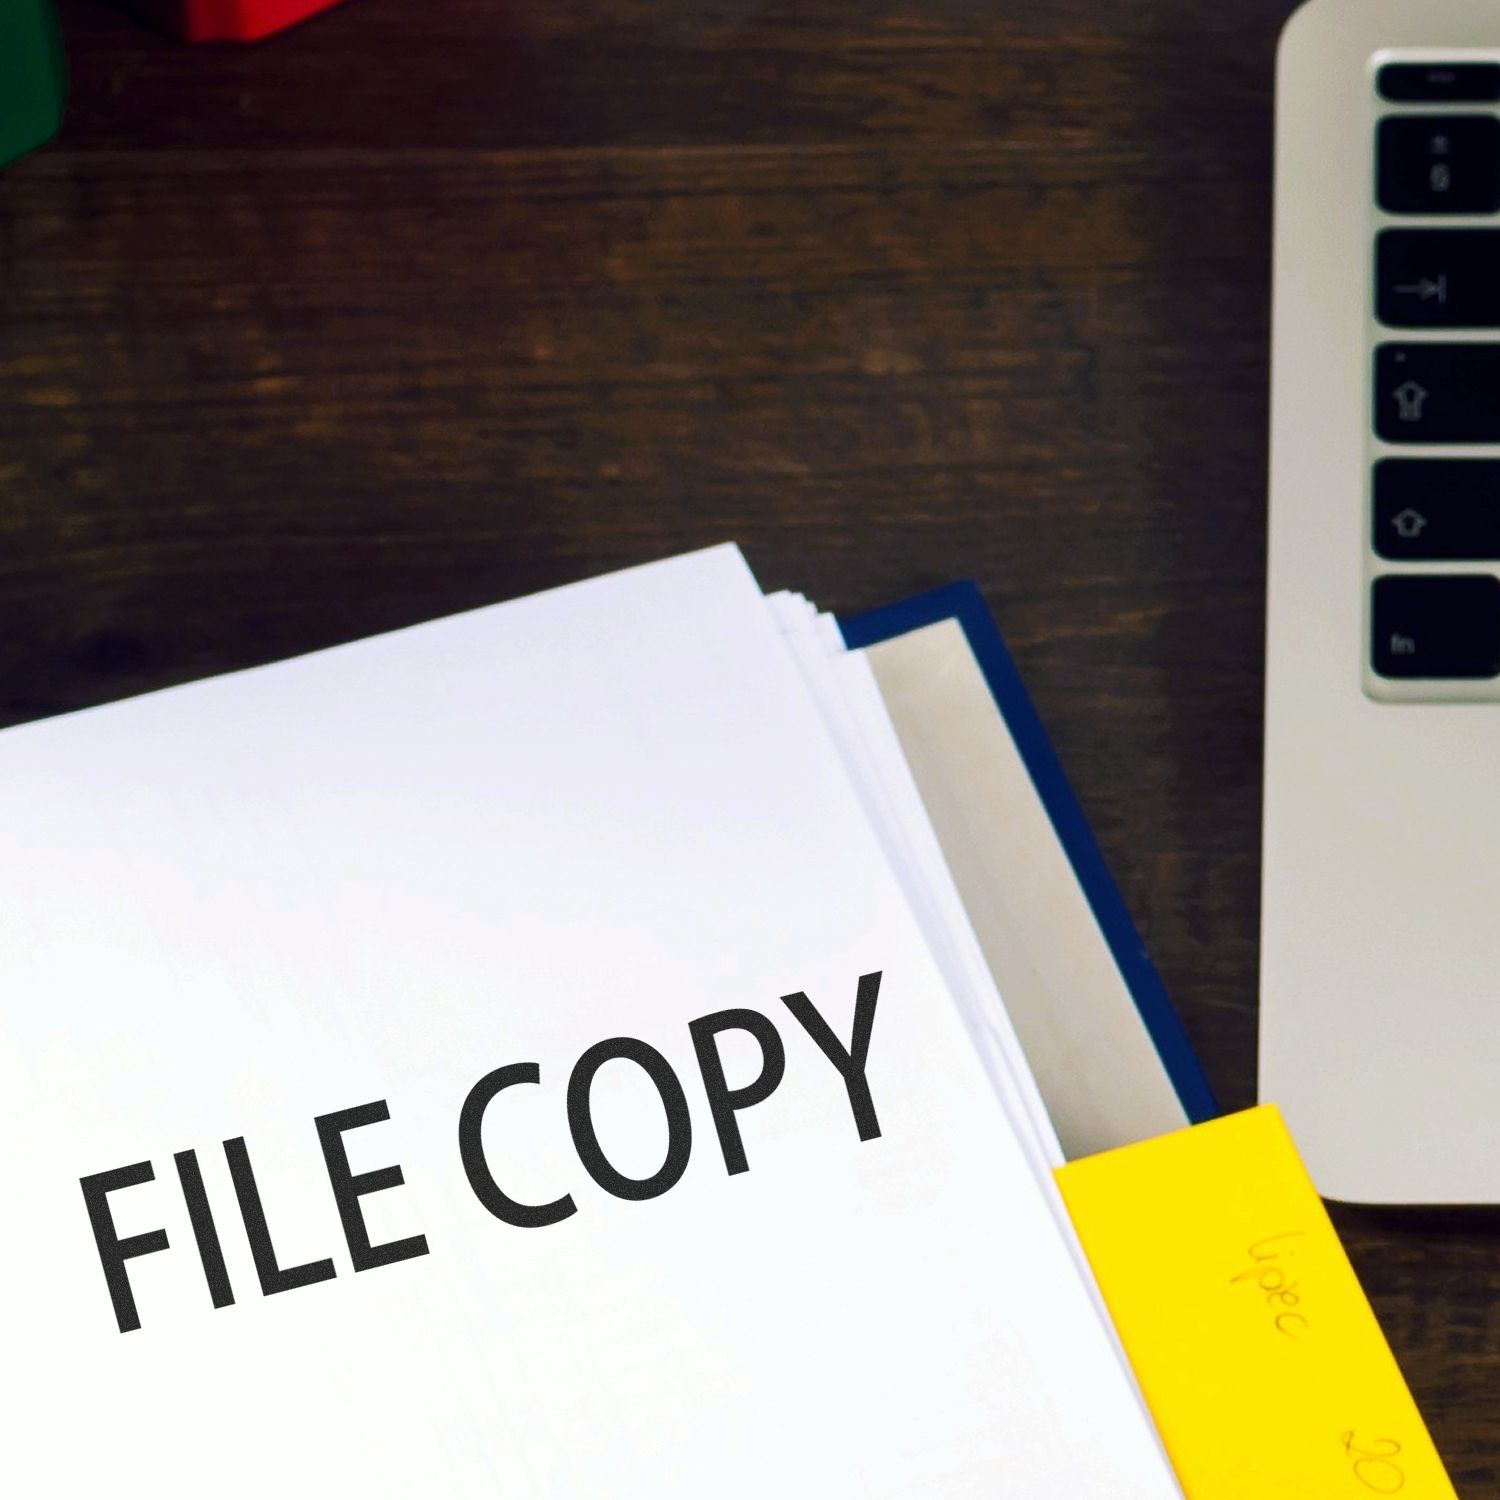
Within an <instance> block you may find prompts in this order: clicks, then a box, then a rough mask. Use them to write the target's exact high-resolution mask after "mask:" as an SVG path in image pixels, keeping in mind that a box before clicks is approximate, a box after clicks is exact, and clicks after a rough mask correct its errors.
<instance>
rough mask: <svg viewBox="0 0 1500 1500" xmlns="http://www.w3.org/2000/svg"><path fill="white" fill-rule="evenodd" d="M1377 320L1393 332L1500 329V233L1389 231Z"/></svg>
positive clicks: (1379, 245) (1379, 258)
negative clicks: (1391, 328) (1394, 329)
mask: <svg viewBox="0 0 1500 1500" xmlns="http://www.w3.org/2000/svg"><path fill="white" fill-rule="evenodd" d="M1375 315H1376V316H1377V317H1378V318H1379V319H1380V321H1381V322H1382V323H1389V324H1390V325H1391V326H1392V327H1393V328H1500V229H1387V230H1386V231H1385V232H1384V233H1383V234H1382V235H1380V237H1379V238H1378V239H1377V240H1376V242H1375Z"/></svg>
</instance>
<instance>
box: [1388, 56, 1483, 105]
mask: <svg viewBox="0 0 1500 1500" xmlns="http://www.w3.org/2000/svg"><path fill="white" fill-rule="evenodd" d="M1376 87H1377V88H1378V89H1379V90H1380V95H1381V98H1383V99H1389V100H1390V101H1391V103H1392V104H1488V103H1489V102H1490V101H1491V100H1494V99H1500V63H1387V64H1386V65H1385V66H1384V67H1383V68H1382V69H1381V70H1380V75H1379V77H1378V78H1377V79H1376Z"/></svg>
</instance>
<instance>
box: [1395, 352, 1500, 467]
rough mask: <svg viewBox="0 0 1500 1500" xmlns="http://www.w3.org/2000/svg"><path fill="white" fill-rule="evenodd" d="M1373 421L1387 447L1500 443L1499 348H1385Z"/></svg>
mask: <svg viewBox="0 0 1500 1500" xmlns="http://www.w3.org/2000/svg"><path fill="white" fill-rule="evenodd" d="M1374 419H1375V431H1376V432H1377V433H1378V434H1379V435H1380V436H1381V437H1382V438H1384V439H1385V441H1386V442H1388V443H1496V442H1500V344H1381V345H1380V346H1379V347H1378V348H1377V349H1376V350H1375V413H1374Z"/></svg>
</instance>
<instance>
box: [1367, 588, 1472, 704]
mask: <svg viewBox="0 0 1500 1500" xmlns="http://www.w3.org/2000/svg"><path fill="white" fill-rule="evenodd" d="M1372 604H1373V608H1372V609H1371V626H1372V635H1373V640H1372V643H1371V644H1372V661H1373V663H1374V667H1375V671H1376V672H1377V673H1378V674H1379V675H1380V676H1382V677H1405V678H1423V677H1426V678H1433V677H1437V678H1444V677H1446V678H1457V677H1469V678H1474V677H1494V676H1497V675H1500V579H1497V578H1493V577H1490V576H1488V575H1486V576H1483V577H1480V576H1475V575H1470V574H1460V575H1451V574H1429V575H1421V574H1418V575H1413V574H1398V575H1390V576H1387V577H1385V578H1377V579H1376V580H1375V591H1374V596H1373V600H1372Z"/></svg>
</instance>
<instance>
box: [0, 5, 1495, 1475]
mask: <svg viewBox="0 0 1500 1500" xmlns="http://www.w3.org/2000/svg"><path fill="white" fill-rule="evenodd" d="M1290 8H1291V4H1290V0H1220V3H1214V4H1206V3H1204V0H1130V3H1123V0H1021V3H1011V4H1005V3H1001V0H864V3H855V0H787V3H785V4H775V3H769V0H592V3H584V0H348V3H347V4H346V5H345V6H343V7H342V8H340V9H338V10H335V11H333V12H330V13H329V14H328V15H326V16H325V17H323V18H321V19H319V20H317V21H314V22H313V23H311V24H310V25H308V26H306V27H305V28H303V29H301V30H299V31H296V32H293V33H289V34H287V35H285V36H283V37H281V38H279V39H277V40H275V41H273V42H271V43H269V44H267V45H264V46H262V47H260V48H255V49H247V50H242V49H236V48H233V47H225V48H211V49H205V50H198V51H192V50H189V49H186V48H183V47H181V46H179V45H177V44H175V43H173V42H171V41H169V40H167V39H165V38H163V37H160V36H158V35H157V34H155V33H153V32H151V31H149V30H147V29H145V28H144V27H142V26H140V25H138V24H136V23H135V22H133V21H132V20H131V19H129V18H128V17H126V16H124V15H122V14H119V13H116V12H115V11H113V10H110V9H107V8H105V7H103V6H102V5H100V4H98V3H95V0H64V22H65V28H66V31H67V35H68V40H69V44H70V51H71V58H72V64H73V69H74V93H73V102H72V105H71V109H70V114H69V119H68V123H67V126H66V129H65V132H64V135H63V137H62V140H61V142H60V143H59V144H58V145H57V146H56V147H54V148H53V149H51V150H48V151H46V152H44V153H42V154H41V155H39V156H37V157H34V158H32V159H30V160H28V161H26V162H23V163H21V164H20V165H19V166H17V167H15V168H14V169H12V170H11V171H9V172H7V173H5V174H3V175H0V270H3V277H0V494H3V500H4V503H3V507H0V716H3V718H4V719H5V720H7V721H13V720H19V719H23V718H26V717H29V716H34V715H39V714H47V713H54V712H57V711H58V710H61V709H66V708H72V707H75V706H77V705H80V704H85V703H93V702H97V701H100V700H102V699H107V698H111V697H115V696H118V695H120V694H123V693H130V692H137V691H140V690H141V689H144V688H149V687H154V686H157V685H158V684H162V683H166V682H171V681H176V680H180V679H183V678H189V677H195V676H199V675H202V674H204V673H209V672H217V671H222V670H223V669H225V668H229V667H238V666H242V665H245V664H248V663H251V662H257V661H264V660H267V659H271V658H274V657H278V656H282V655H285V654H288V653H291V652H296V651H302V650H305V649H307V648H309V647H315V646H321V645H324V644H328V643H331V642H334V641H338V640H343V639H346V638H349V637H352V636H356V635H361V634H364V633H366V632H369V631H375V630H381V629H384V628H386V627H389V626H394V625H400V624H404V623H406V622H409V621H414V620H419V619H422V618H424V617H426V616H430V615H434V614H440V613H443V612H445V611H450V610H455V609H461V608H464V607H466V606H470V605H476V604H481V603H484V602H487V601H490V600H494V599H500V598H504V597H506V596H509V595H513V594H517V593H521V592H525V591H528V590H531V589H536V588H541V587H544V586H546V585H549V584H554V583H559V582H562V581H564V580H567V579H571V578H574V577H577V576H579V575H581V574H586V573H591V572H595V571H599V570H603V569H607V568H613V567H616V566H618V565H621V564H624V563H629V562H635V561H639V560H642V559H646V558H650V557H654V556H657V555H658V554H661V553H665V552H670V551H674V550H677V549H681V548H687V547H693V546H697V545H699V544H702V543H706V542H710V541H714V540H717V539H721V538H725V537H736V538H738V539H740V540H741V541H742V542H743V543H744V544H745V546H746V548H747V550H748V552H749V554H750V557H751V560H752V562H753V563H754V564H755V565H756V567H757V568H758V570H759V572H760V575H761V578H762V581H763V582H764V583H766V584H767V585H772V586H775V585H784V584H789V585H793V586H796V587H798V588H802V589H805V590H806V591H807V592H809V593H810V594H812V595H813V596H814V597H816V598H817V599H819V600H820V601H821V602H823V603H824V604H827V605H830V606H833V607H835V608H844V609H848V608H858V607H861V606H865V605H870V604H874V603H879V602H883V601H885V600H889V599H892V598H895V597H897V596H899V595H902V594H905V593H909V592H911V591H912V590H914V589H919V588H923V587H925V586H927V585H930V584H934V583H938V582H941V581H945V580H947V579H950V578H953V577H955V576H961V575H968V576H972V577H974V578H976V579H977V580H978V581H979V582H980V583H981V584H982V585H983V587H984V588H985V590H986V592H987V593H988V595H989V597H990V599H991V601H992V602H993V604H994V607H995V609H996V611H997V613H998V615H999V618H1000V621H1001V624H1002V626H1003V628H1004V629H1005V631H1006V633H1007V635H1008V636H1009V639H1010V642H1011V645H1012V647H1013V648H1014V650H1015V653H1016V656H1017V658H1018V659H1019V661H1020V664H1021V667H1022V670H1023V671H1024V673H1025V675H1026V678H1027V680H1028V682H1029V684H1030V686H1031V689H1032V691H1033V693H1034V694H1035V697H1036V699H1037V702H1038V705H1039V707H1040V709H1041V712H1042V715H1043V717H1044V719H1045V721H1046V722H1047V724H1048V726H1049V727H1050V729H1051V731H1052V734H1053V736H1054V738H1055V740H1056V743H1057V746H1058V750H1059V752H1060V754H1061V756H1062V759H1063V761H1064V763H1065V764H1066V766H1067V768H1068V770H1069V772H1070V773H1071V774H1072V776H1073V779H1074V781H1075V784H1076V786H1077V789H1078V792H1079V794H1080V796H1081V798H1082V801H1083V803H1084V806H1085V808H1086V809H1087V811H1088V813H1089V814H1090V816H1091V817H1092V819H1093V822H1094V827H1095V829H1096V830H1097V832H1098V835H1099V839H1100V841H1101V843H1102V844H1103V846H1104V850H1105V853H1106V855H1107V856H1108V858H1109V860H1110V863H1111V864H1112V866H1113V868H1114V871H1115V873H1116V875H1117V876H1118V878H1119V880H1120V882H1121V885H1122V887H1123V889H1124V892H1125V895H1126V898H1127V900H1128V902H1129V904H1130V907H1131V909H1132V910H1133V911H1134V913H1135V914H1136V917H1137V919H1138V921H1139V923H1140V926H1141V928H1142V931H1143V933H1144V935H1145V937H1146V940H1147V942H1148V944H1149V945H1150V947H1151V949H1152V951H1153V953H1154V954H1155V956H1156V959H1157V961H1158V963H1159V965H1160V967H1161V970H1162V972H1163V975H1164V977H1165V979H1166V982H1167V985H1168V988H1169V989H1170V990H1171V991H1172V993H1173V994H1174V996H1175V997H1176V999H1177V1002H1178V1004H1179V1006H1180V1007H1181V1009H1182V1012H1183V1014H1184V1016H1185V1017H1186V1020H1187V1023H1188V1026H1189V1028H1190V1030H1191V1032H1192V1035H1193V1038H1194V1040H1195V1041H1196V1043H1197V1045H1198V1047H1199V1048H1200V1049H1201V1052H1202V1055H1203V1058H1204V1060H1205V1062H1206V1064H1207V1065H1208V1068H1209V1071H1210V1074H1211V1076H1212V1077H1213V1079H1214V1081H1215V1083H1216V1085H1217V1086H1218V1087H1219V1089H1220V1090H1221V1093H1222V1097H1223V1099H1224V1101H1225V1102H1226V1103H1227V1104H1229V1105H1243V1104H1245V1103H1247V1102H1249V1101H1250V1099H1251V1098H1252V1084H1253V1066H1254V997H1255V982H1256V967H1255V964H1256V921H1257V891H1256V880H1257V853H1258V847H1257V846H1258V836H1257V829H1258V820H1259V776H1260V753H1259V752H1260V691H1261V623H1262V585H1263V576H1262V568H1263V562H1262V554H1263V543H1264V493H1263V491H1264V458H1263V454H1264V447H1265V424H1266V394H1265V386H1266V325H1267V262H1268V253H1269V222H1268V221H1269V212H1268V209H1269V178H1270V152H1269V140H1270V125H1271V68H1272V49H1273V44H1274V40H1275V35H1276V32H1277V29H1278V27H1279V25H1280V23H1281V21H1282V19H1283V18H1284V16H1285V14H1286V13H1287V12H1288V11H1289V10H1290ZM1497 1063H1500V1060H1497ZM1497 1148H1500V1143H1497ZM1338 1217H1339V1221H1340V1224H1341V1226H1342V1228H1343V1230H1344V1232H1345V1234H1346V1236H1347V1238H1348V1242H1349V1245H1350V1248H1351V1250H1352V1252H1353V1254H1354V1257H1355V1260H1356V1262H1357V1264H1358V1267H1359V1270H1360V1272H1361V1274H1362V1276H1363V1277H1364V1280H1365V1284H1366V1286H1367V1287H1368V1288H1369V1291H1370V1293H1371V1296H1372V1297H1373V1299H1374V1301H1375V1303H1376V1306H1377V1308H1378V1310H1379V1312H1380V1315H1381V1317H1382V1319H1383V1321H1384V1323H1385V1326H1386V1328H1387V1329H1388V1330H1389V1332H1390V1335H1391V1339H1392V1341H1393V1343H1394V1344H1395V1346H1396V1349H1397V1352H1398V1354H1399V1355H1400V1357H1401V1359H1402V1362H1403V1363H1404V1365H1405V1367H1406V1370H1407V1372H1408V1374H1409V1376H1410V1379H1411V1382H1412V1385H1413V1387H1414V1388H1415V1390H1416V1393H1417V1396H1418V1398H1419V1400H1420V1401H1421V1402H1422V1405H1423V1407H1424V1409H1425V1410H1426V1412H1427V1414H1428V1416H1429V1419H1430V1421H1431V1423H1432V1426H1433V1428H1434V1431H1435V1433H1436V1436H1437V1439H1438V1442H1439V1445H1440V1447H1441V1448H1442V1449H1443V1451H1444V1453H1445V1454H1446V1456H1447V1457H1448V1459H1449V1461H1450V1463H1451V1464H1452V1467H1453V1471H1454V1477H1455V1479H1456V1481H1457V1482H1458V1484H1459V1487H1460V1489H1461V1490H1462V1491H1464V1492H1465V1493H1466V1494H1481V1493H1483V1494H1494V1493H1496V1492H1497V1485H1500V1477H1497V1476H1500V1403H1497V1402H1496V1400H1495V1397H1494V1392H1495V1390H1496V1389H1497V1388H1500V1311H1497V1308H1500V1302H1497V1292H1500V1227H1497V1224H1500V1220H1496V1219H1488V1218H1479V1219H1476V1218H1472V1217H1451V1218H1443V1217H1438V1216H1432V1215H1427V1216H1423V1217H1421V1218H1419V1219H1415V1220H1412V1219H1406V1218H1402V1217H1399V1216H1380V1215H1375V1214H1370V1213H1358V1212H1340V1213H1339V1215H1338Z"/></svg>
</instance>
